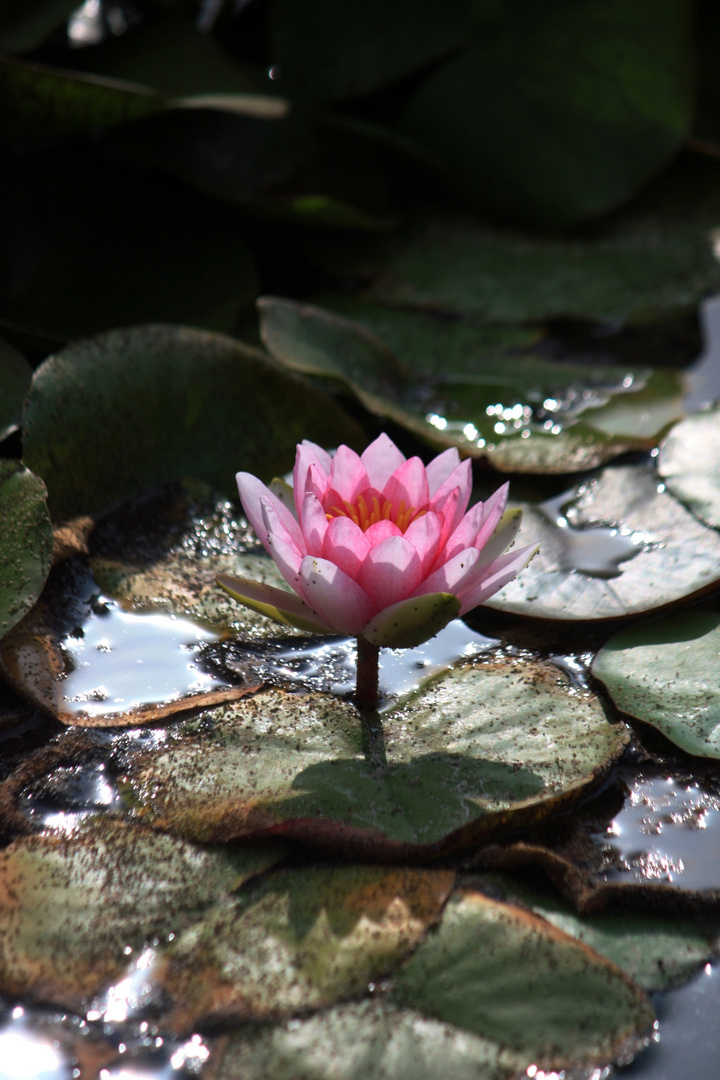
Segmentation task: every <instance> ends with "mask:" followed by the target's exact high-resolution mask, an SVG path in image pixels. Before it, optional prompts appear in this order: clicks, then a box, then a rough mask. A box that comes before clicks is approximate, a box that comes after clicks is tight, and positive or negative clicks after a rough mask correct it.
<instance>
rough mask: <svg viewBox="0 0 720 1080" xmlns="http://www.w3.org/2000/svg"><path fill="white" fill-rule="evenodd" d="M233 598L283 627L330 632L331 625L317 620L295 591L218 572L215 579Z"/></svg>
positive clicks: (313, 632)
mask: <svg viewBox="0 0 720 1080" xmlns="http://www.w3.org/2000/svg"><path fill="white" fill-rule="evenodd" d="M215 580H216V581H217V583H218V585H220V586H221V587H222V588H223V589H224V590H225V592H227V593H229V594H230V596H232V598H233V600H237V601H238V602H239V603H241V604H244V605H245V607H249V608H251V609H252V610H253V611H257V612H259V614H260V615H267V616H268V618H270V619H275V621H276V622H279V623H283V624H284V625H285V626H294V627H295V628H296V629H297V630H305V631H306V632H307V633H309V634H331V633H333V628H332V627H331V626H328V624H327V623H324V622H322V620H320V619H318V618H317V616H316V615H315V613H314V612H313V611H311V610H310V608H309V607H308V605H307V604H306V603H305V601H304V600H301V599H300V597H299V596H296V595H295V593H290V592H285V591H284V590H283V589H276V588H275V587H274V586H273V585H261V584H260V582H259V581H250V580H249V579H248V578H241V577H233V576H232V575H231V574H218V576H217V577H216V579H215Z"/></svg>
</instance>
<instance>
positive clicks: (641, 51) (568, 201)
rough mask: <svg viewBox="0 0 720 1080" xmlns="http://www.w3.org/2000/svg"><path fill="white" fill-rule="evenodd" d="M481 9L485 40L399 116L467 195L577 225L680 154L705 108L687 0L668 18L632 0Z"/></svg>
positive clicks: (488, 208)
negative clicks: (697, 101) (698, 106)
mask: <svg viewBox="0 0 720 1080" xmlns="http://www.w3.org/2000/svg"><path fill="white" fill-rule="evenodd" d="M478 8H479V12H480V14H479V16H478V24H479V25H478V27H477V31H476V32H477V39H476V43H475V44H473V46H472V47H471V48H469V49H467V50H465V51H462V52H459V53H457V54H456V55H454V56H453V57H451V58H450V59H449V60H448V61H447V62H446V63H444V64H440V65H438V66H437V67H436V69H435V70H434V71H433V72H432V73H431V74H430V75H429V76H428V77H427V78H426V79H425V81H424V82H423V83H422V84H421V85H420V86H419V88H418V90H417V91H416V92H415V94H414V95H413V96H412V98H411V99H410V102H409V104H408V106H407V108H406V109H405V112H404V114H403V116H402V118H401V121H400V126H401V129H402V130H403V131H404V132H406V133H407V134H408V135H410V136H412V137H413V138H415V139H416V140H417V141H418V142H419V143H421V144H422V145H424V146H425V147H427V149H428V150H430V151H431V152H433V153H434V154H435V155H437V157H438V158H440V159H441V160H443V161H444V163H445V165H446V167H447V170H448V173H449V176H450V179H451V181H452V183H453V184H454V186H455V188H456V189H457V190H459V191H460V193H461V194H462V195H463V196H464V197H465V198H467V199H470V200H472V201H473V202H474V203H475V204H476V205H479V206H480V207H481V208H482V210H483V211H485V212H489V214H490V215H495V216H499V217H501V218H506V219H507V218H510V219H512V220H516V221H517V220H520V221H523V222H529V223H531V224H533V225H540V226H542V227H550V228H567V227H568V226H571V225H575V224H577V222H579V221H581V220H583V219H584V218H586V217H588V216H591V215H597V214H599V213H602V212H603V211H606V210H608V209H610V208H612V207H614V206H617V205H618V204H619V203H622V202H624V201H626V200H627V199H628V198H630V197H631V196H632V195H635V194H636V193H637V192H638V191H640V190H641V189H642V188H643V187H644V186H645V185H646V184H647V182H648V181H649V180H651V179H652V178H653V177H654V176H656V175H657V174H658V173H659V172H660V171H661V170H662V168H663V167H664V166H665V165H666V164H667V163H668V162H669V161H670V160H671V159H672V157H673V156H674V155H675V154H676V152H677V151H678V149H679V148H680V145H681V143H682V140H683V138H684V137H685V136H686V135H687V134H689V130H690V126H691V124H692V119H693V108H694V92H693V91H694V78H693V75H694V64H693V59H694V49H693V40H692V22H691V19H690V14H689V10H688V6H687V4H685V3H684V0H672V2H670V3H666V4H665V5H664V6H663V9H662V13H661V14H660V17H659V18H655V17H654V15H655V14H656V13H655V12H652V13H651V12H650V11H649V10H648V9H647V8H645V7H644V6H643V5H633V6H632V7H628V6H627V4H625V3H624V0H611V2H605V3H603V4H597V3H595V4H581V5H578V4H575V3H573V0H561V2H555V3H553V4H550V5H547V6H545V5H542V6H538V7H534V8H533V9H532V10H525V9H522V8H517V7H515V6H503V7H502V8H500V9H492V14H490V15H489V14H488V13H487V9H486V7H485V6H484V5H478ZM619 56H622V60H621V61H620V62H619V61H618V57H619Z"/></svg>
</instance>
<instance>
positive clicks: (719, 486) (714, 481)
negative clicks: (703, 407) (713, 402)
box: [658, 408, 720, 529]
mask: <svg viewBox="0 0 720 1080" xmlns="http://www.w3.org/2000/svg"><path fill="white" fill-rule="evenodd" d="M658 472H659V473H660V475H661V477H662V478H663V480H664V481H665V484H666V487H667V489H668V491H671V492H672V493H673V495H674V496H675V497H676V498H677V499H680V501H681V502H683V503H684V504H685V505H686V506H687V507H689V508H690V510H692V512H693V514H695V515H696V516H697V517H698V518H700V520H701V521H703V522H704V523H705V524H706V525H710V526H712V528H714V529H720V482H719V476H720V408H715V409H708V410H707V411H703V412H699V413H695V414H694V416H688V418H687V419H686V420H683V421H682V422H681V423H679V424H676V425H675V427H674V428H672V430H671V431H670V432H669V433H668V435H667V436H666V438H665V439H664V440H663V443H662V446H661V447H660V456H659V458H658Z"/></svg>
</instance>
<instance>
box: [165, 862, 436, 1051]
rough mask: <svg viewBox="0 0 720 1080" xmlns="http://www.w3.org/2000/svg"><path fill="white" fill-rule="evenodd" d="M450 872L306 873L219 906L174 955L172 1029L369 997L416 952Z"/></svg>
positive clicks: (169, 969)
mask: <svg viewBox="0 0 720 1080" xmlns="http://www.w3.org/2000/svg"><path fill="white" fill-rule="evenodd" d="M454 878H455V875H454V872H453V871H452V870H405V869H393V868H387V869H385V868H375V867H342V866H340V867H334V868H330V869H325V868H317V869H312V868H305V869H301V870H289V871H286V872H284V873H282V872H281V873H279V874H276V875H273V876H272V877H270V878H269V879H267V880H266V881H261V882H259V883H258V885H257V886H256V887H255V888H252V887H251V888H250V890H249V891H246V893H247V895H246V896H245V897H244V896H243V894H241V895H240V897H239V898H238V902H236V903H226V904H224V905H217V906H216V907H215V908H214V909H213V911H212V912H210V913H209V914H208V915H206V916H205V918H203V920H202V921H201V922H200V923H198V924H197V925H196V926H194V927H191V928H190V929H189V930H188V931H187V932H186V933H185V934H183V935H181V936H180V937H179V938H178V939H177V940H176V941H175V942H174V943H173V944H172V946H171V947H170V948H169V949H168V951H167V953H166V955H165V964H164V970H163V975H162V977H161V983H162V986H163V989H164V990H165V992H166V993H167V994H169V995H170V997H171V998H172V999H173V1000H174V1001H175V1002H176V1004H175V1005H174V1007H173V1008H172V1011H171V1014H170V1020H169V1022H170V1024H171V1026H172V1027H173V1028H174V1029H175V1030H180V1031H190V1030H193V1029H194V1028H195V1027H196V1026H197V1025H198V1024H200V1023H203V1022H204V1023H208V1022H213V1021H215V1022H217V1020H228V1019H230V1018H232V1019H234V1020H250V1019H254V1020H258V1019H263V1020H267V1019H270V1018H278V1017H282V1016H288V1015H292V1014H293V1013H296V1012H299V1011H305V1010H308V1009H317V1008H319V1007H321V1006H323V1005H328V1004H332V1003H333V1002H335V1001H337V1000H338V998H347V997H353V996H355V995H357V994H360V993H363V992H364V991H366V989H367V984H368V982H369V981H371V980H373V979H377V978H380V977H381V976H383V975H384V974H385V973H386V972H388V971H389V970H391V969H392V968H393V967H394V966H396V965H397V963H398V961H399V960H401V959H403V958H404V957H405V956H407V954H408V953H409V952H410V951H411V950H412V949H413V948H415V946H417V945H418V943H419V942H420V941H421V940H422V938H423V937H424V936H425V933H426V931H427V930H428V928H429V926H430V925H431V924H432V923H434V922H435V921H436V920H437V919H438V917H439V915H440V911H441V909H442V905H443V904H444V902H445V900H446V899H447V897H448V894H449V892H450V890H451V888H452V886H453V882H454Z"/></svg>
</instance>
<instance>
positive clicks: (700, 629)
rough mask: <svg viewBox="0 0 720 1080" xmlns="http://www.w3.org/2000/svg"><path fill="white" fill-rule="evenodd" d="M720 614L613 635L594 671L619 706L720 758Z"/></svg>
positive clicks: (688, 615)
mask: <svg viewBox="0 0 720 1080" xmlns="http://www.w3.org/2000/svg"><path fill="white" fill-rule="evenodd" d="M719 660H720V615H717V614H714V613H710V612H689V611H685V612H681V613H679V614H677V615H674V616H672V617H671V618H668V619H661V620H660V621H659V622H654V623H651V624H649V625H644V626H639V627H637V628H633V629H629V630H622V631H620V633H618V634H615V635H614V636H613V637H611V638H610V640H609V641H608V643H607V644H606V645H605V646H604V647H603V648H602V649H601V650H600V652H599V653H598V654H597V656H596V657H595V661H594V663H593V669H592V670H593V675H595V677H596V678H598V679H600V680H601V681H602V682H603V683H605V686H606V687H607V688H608V691H609V693H610V696H611V697H612V699H613V701H614V702H615V704H616V705H617V707H618V708H619V709H622V711H623V712H626V713H629V715H630V716H634V717H636V718H637V719H638V720H642V721H644V722H645V723H646V724H652V725H653V727H656V728H657V729H658V730H659V731H661V732H662V733H663V735H665V736H666V737H667V738H668V739H670V740H671V741H672V742H674V743H675V745H676V746H679V747H680V748H681V749H682V750H685V751H687V753H689V754H697V755H700V756H702V757H710V758H715V759H717V758H720V719H719V718H718V706H719V704H720V687H718V685H717V680H716V679H715V676H714V673H715V671H716V670H717V666H718V661H719Z"/></svg>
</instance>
